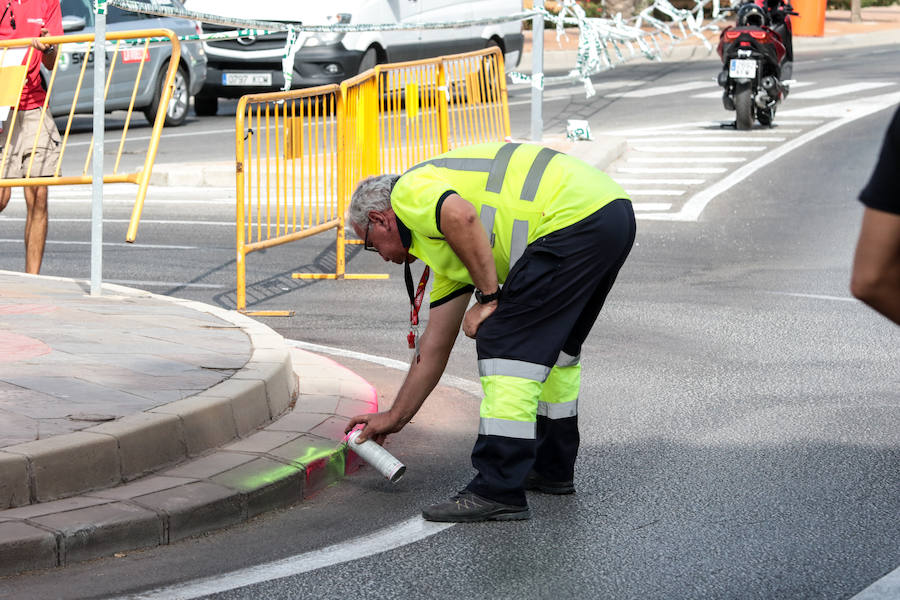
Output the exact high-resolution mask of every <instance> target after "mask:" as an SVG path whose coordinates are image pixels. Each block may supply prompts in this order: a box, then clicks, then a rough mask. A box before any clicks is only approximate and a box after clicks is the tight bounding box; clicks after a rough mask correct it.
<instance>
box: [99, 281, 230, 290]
mask: <svg viewBox="0 0 900 600" xmlns="http://www.w3.org/2000/svg"><path fill="white" fill-rule="evenodd" d="M103 283H118V284H121V285H144V286H147V287H167V288H168V287H185V288H200V289H207V290H220V289H225V288H228V287H231V286H227V285H216V284H213V283H188V282H186V281H144V280H141V279H104V280H103Z"/></svg>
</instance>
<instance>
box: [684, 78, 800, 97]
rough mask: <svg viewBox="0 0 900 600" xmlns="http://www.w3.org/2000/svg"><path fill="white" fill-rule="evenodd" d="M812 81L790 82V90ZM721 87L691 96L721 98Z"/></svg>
mask: <svg viewBox="0 0 900 600" xmlns="http://www.w3.org/2000/svg"><path fill="white" fill-rule="evenodd" d="M815 83H816V82H814V81H798V82H796V83H792V84H791V90H792V91H793V90H795V89H796V88H801V87H808V86H811V85H815ZM722 91H723V90H722V88H718V90H717V91H715V92H703V93H700V94H694V95H692V96H691V98H721V97H722Z"/></svg>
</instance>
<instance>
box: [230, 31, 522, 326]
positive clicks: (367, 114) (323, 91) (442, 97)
mask: <svg viewBox="0 0 900 600" xmlns="http://www.w3.org/2000/svg"><path fill="white" fill-rule="evenodd" d="M235 133H236V138H235V149H236V174H237V178H236V184H237V215H236V221H237V228H236V229H237V235H236V242H237V244H236V246H237V248H236V249H237V296H236V298H237V309H238V310H240V311H246V307H247V292H246V257H247V255H248V254H249V253H251V252H253V251H256V250H261V249H263V248H269V247H272V246H276V245H280V244H285V243H288V242H291V241H294V240H298V239H302V238H306V237H309V236H312V235H315V234H317V233H321V232H323V231H328V230H330V229H335V230H336V232H337V240H336V262H335V272H334V273H294V274H293V275H292V277H293V278H295V279H385V278H387V277H388V276H387V275H375V274H348V273H346V257H345V254H346V245H347V244H361V243H362V240H356V239H354V240H348V239H347V238H346V214H347V207H348V203H349V200H350V195H351V193H352V192H353V188H354V186H355V185H356V183H357V182H358V181H359V180H360V179H362V178H364V177H366V176H369V175H375V174H378V173H402V172H403V171H405V170H406V169H408V168H409V167H411V166H413V165H414V164H416V163H418V162H421V161H423V160H427V159H428V158H431V157H433V156H436V155H438V154H441V153H442V152H445V151H447V150H449V149H450V148H453V147H456V146H461V145H467V144H474V143H478V142H486V141H503V140H505V139H508V138H509V136H510V126H509V106H508V104H507V92H506V82H505V75H504V67H503V54H502V53H501V52H500V49H499V48H488V49H485V50H481V51H478V52H470V53H466V54H459V55H454V56H448V57H442V58H435V59H430V60H420V61H413V62H406V63H395V64H387V65H378V66H376V67H375V68H374V69H373V70H370V71H366V72H364V73H361V74H359V75H357V76H356V77H353V78H352V79H348V80H346V81H344V82H342V83H341V85H340V87H338V86H336V85H332V86H320V87H316V88H309V89H305V90H295V91H290V92H273V93H268V94H252V95H248V96H244V97H243V98H241V100H240V102H239V103H238V109H237V116H236V124H235ZM249 314H257V315H259V314H265V315H267V316H274V315H283V314H289V312H286V311H265V312H252V313H249Z"/></svg>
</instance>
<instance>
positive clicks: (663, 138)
mask: <svg viewBox="0 0 900 600" xmlns="http://www.w3.org/2000/svg"><path fill="white" fill-rule="evenodd" d="M632 139H634V138H632ZM786 139H787V138H783V137H764V136H760V135H749V136H744V135H740V134H737V133H734V132H732V133H731V135H728V136H723V135H710V136H699V135H698V136H689V135H660V136H656V137H652V138H650V137H648V138H638V139H636V140H634V141H636V142H643V141H645V140H646V141H651V140H652V141H653V142H656V143H659V144H662V143H670V142H701V143H702V142H714V143H719V144H721V143H722V142H728V141H734V142H740V143H742V144H746V143H747V142H753V143H755V142H783V141H784V140H786ZM629 141H631V140H629Z"/></svg>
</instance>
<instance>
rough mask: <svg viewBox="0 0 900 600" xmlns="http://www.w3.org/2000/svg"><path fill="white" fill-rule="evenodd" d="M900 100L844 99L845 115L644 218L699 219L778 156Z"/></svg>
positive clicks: (896, 95)
mask: <svg viewBox="0 0 900 600" xmlns="http://www.w3.org/2000/svg"><path fill="white" fill-rule="evenodd" d="M898 102H900V92H892V93H890V94H882V95H880V96H873V97H870V98H861V99H858V100H856V101H854V102H853V103H851V104H844V103H841V104H842V105H843V108H844V110H845V112H846V116H844V117H843V118H840V119H836V120H834V121H830V122H828V123H826V124H825V125H822V126H821V127H819V128H817V129H813V130H812V131H809V132H807V133H805V134H803V135H801V136H800V137H797V138H795V139H793V140H791V141H790V142H788V143H786V144H782V145H781V146H777V147H775V148H773V149H772V151H771V152H767V153H766V154H763V155H762V156H760V157H758V158H756V159H755V160H753V161H751V162H749V163H747V164H745V165H743V166H742V167H740V168H738V169H737V170H735V171H734V172H732V173H731V174H729V175H728V176H727V177H725V178H724V179H721V180H720V181H718V182H716V183H714V184H713V185H711V186H710V187H708V188H706V189H705V190H703V191H702V192H699V193H698V194H696V195H694V197H693V198H691V199H690V200H688V201H687V202H686V203H685V204H684V206H683V207H682V208H681V210H680V211H678V212H677V213H650V214H642V215H641V218H642V219H647V220H660V221H696V220H697V219H698V218H699V217H700V214H701V213H702V212H703V209H704V208H706V205H707V204H709V203H710V202H711V201H712V200H713V198H715V197H716V196H718V195H719V194H721V193H722V192H724V191H726V190H728V189H730V188H731V187H732V186H734V185H736V184H737V183H740V182H741V181H743V180H744V179H746V178H747V177H749V176H750V175H752V174H754V173H756V172H757V171H758V170H760V169H761V168H763V167H765V166H766V165H768V164H769V163H771V162H774V161H776V160H778V159H779V158H781V157H782V156H784V155H785V154H787V153H789V152H792V151H794V150H796V149H797V148H800V147H801V146H803V145H804V144H806V143H808V142H811V141H813V140H815V139H816V138H819V137H821V136H823V135H825V134H826V133H830V132H831V131H833V130H835V129H837V128H838V127H840V126H842V125H846V124H847V123H851V122H853V121H855V120H857V119H861V118H863V117H867V116H869V115H871V114H874V113H876V112H879V111H882V110H885V109H886V108H891V107H893V106H895V105H896V104H897V103H898Z"/></svg>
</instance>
